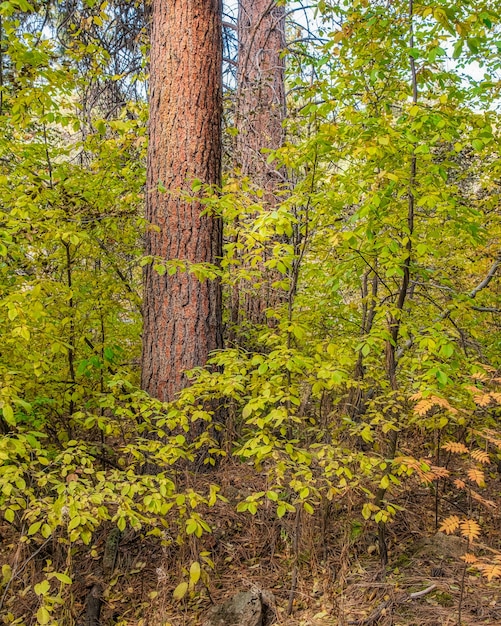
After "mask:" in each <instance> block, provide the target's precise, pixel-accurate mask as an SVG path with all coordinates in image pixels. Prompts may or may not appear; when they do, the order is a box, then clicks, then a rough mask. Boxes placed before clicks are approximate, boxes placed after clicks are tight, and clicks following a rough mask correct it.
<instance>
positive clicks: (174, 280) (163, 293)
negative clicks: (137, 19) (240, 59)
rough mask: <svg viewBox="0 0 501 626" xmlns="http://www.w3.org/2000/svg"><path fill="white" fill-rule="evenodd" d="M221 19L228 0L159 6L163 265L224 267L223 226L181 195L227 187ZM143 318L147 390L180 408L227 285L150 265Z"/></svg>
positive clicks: (217, 342)
mask: <svg viewBox="0 0 501 626" xmlns="http://www.w3.org/2000/svg"><path fill="white" fill-rule="evenodd" d="M221 12H222V10H221V0H168V1H166V0H153V1H152V31H151V53H150V54H151V56H150V64H151V65H150V143H149V150H148V174H147V196H146V217H147V219H148V220H149V222H150V223H151V225H152V226H151V227H150V228H149V229H148V232H147V234H146V254H147V255H152V256H153V257H154V258H155V259H156V258H159V259H162V260H165V261H169V260H173V259H182V260H186V261H188V262H189V263H217V262H218V260H219V259H220V257H221V254H222V252H221V250H222V232H221V222H220V220H219V219H218V218H216V217H214V216H211V215H201V211H202V209H203V207H202V206H201V204H200V203H199V202H196V201H187V200H186V199H184V198H182V196H181V193H180V192H182V191H183V190H184V191H190V190H191V182H192V181H193V179H199V180H201V181H202V182H203V183H206V184H210V185H219V184H220V177H221V116H222V76H221V71H222V70H221V67H222V17H221ZM159 186H160V188H161V189H162V190H163V187H165V189H166V191H165V190H163V192H162V191H159ZM143 316H144V330H143V353H142V387H143V389H144V390H146V391H147V392H148V393H150V394H151V395H152V396H154V397H156V398H159V399H160V400H164V401H165V400H172V399H174V398H175V396H176V394H177V392H179V391H180V390H181V389H182V388H183V387H185V386H186V384H187V379H186V376H185V373H184V372H185V370H189V369H191V368H194V367H196V366H203V365H205V363H206V361H207V357H208V355H209V353H210V352H211V351H212V350H215V349H217V348H220V347H221V346H222V331H221V328H222V323H221V288H220V284H219V281H215V280H205V281H199V280H198V279H197V278H196V277H195V276H194V275H193V274H191V273H189V272H180V271H178V272H177V273H176V274H174V275H172V276H169V275H168V273H165V274H164V275H163V276H160V275H159V274H158V272H156V271H155V270H154V269H153V266H152V265H147V266H146V269H145V272H144V311H143Z"/></svg>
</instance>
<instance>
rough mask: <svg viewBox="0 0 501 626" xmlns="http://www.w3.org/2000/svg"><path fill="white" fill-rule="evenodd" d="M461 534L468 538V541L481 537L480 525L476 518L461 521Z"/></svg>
mask: <svg viewBox="0 0 501 626" xmlns="http://www.w3.org/2000/svg"><path fill="white" fill-rule="evenodd" d="M460 527H461V534H462V535H463V537H465V538H466V539H468V541H473V540H474V539H477V538H478V537H480V526H479V525H478V524H477V522H475V520H472V519H467V520H464V521H463V522H461V524H460Z"/></svg>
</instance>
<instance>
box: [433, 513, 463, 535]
mask: <svg viewBox="0 0 501 626" xmlns="http://www.w3.org/2000/svg"><path fill="white" fill-rule="evenodd" d="M459 524H460V520H459V517H458V516H457V515H451V516H450V517H448V518H446V519H444V521H443V522H442V524H441V525H440V528H439V529H438V530H439V531H440V532H444V533H446V534H447V535H452V533H453V532H454V531H456V530H457V529H458V528H459Z"/></svg>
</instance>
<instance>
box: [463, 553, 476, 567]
mask: <svg viewBox="0 0 501 626" xmlns="http://www.w3.org/2000/svg"><path fill="white" fill-rule="evenodd" d="M461 558H462V559H463V561H464V562H465V563H469V564H470V565H471V564H473V563H476V562H477V561H478V558H477V557H476V556H475V555H474V554H472V553H471V552H467V553H466V554H463V556H462V557H461Z"/></svg>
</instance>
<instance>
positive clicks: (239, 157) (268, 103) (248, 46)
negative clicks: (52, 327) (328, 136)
mask: <svg viewBox="0 0 501 626" xmlns="http://www.w3.org/2000/svg"><path fill="white" fill-rule="evenodd" d="M238 40H239V46H238V72H237V80H238V89H237V103H236V116H235V121H236V122H235V123H236V127H237V130H238V134H237V138H236V142H235V156H234V164H235V169H236V170H237V171H239V172H241V174H242V175H243V176H248V177H249V178H250V180H251V181H252V183H253V184H255V185H256V186H257V187H259V188H261V189H262V190H264V192H265V193H264V198H263V200H264V202H265V204H267V205H268V206H269V207H270V208H271V207H273V206H274V205H275V204H276V202H277V195H276V193H277V191H278V188H279V186H280V185H282V184H283V181H284V175H283V172H282V171H277V169H276V168H275V166H274V165H273V164H268V163H267V157H268V153H267V152H266V150H267V149H268V150H276V149H278V148H280V147H281V146H282V144H283V141H284V130H283V127H282V122H283V120H284V117H285V110H286V107H285V82H284V75H285V63H284V59H283V57H282V52H283V50H284V49H285V7H284V6H276V3H275V0H239V13H238ZM263 150H264V152H263ZM264 260H266V259H264ZM262 271H263V274H264V276H263V281H262V284H261V286H260V287H259V288H258V289H257V290H254V292H252V291H251V292H250V293H249V292H248V291H247V293H245V291H246V289H245V288H244V285H237V286H236V288H235V291H234V294H233V299H232V321H233V323H234V324H238V323H239V321H240V313H241V312H244V315H245V318H246V319H247V320H249V321H251V322H253V323H265V322H266V318H265V316H264V312H265V310H266V308H267V307H269V306H273V305H276V304H277V303H279V302H280V301H283V300H284V299H285V293H283V292H279V291H277V290H274V289H273V288H272V287H271V283H272V282H273V281H276V280H280V279H281V278H282V277H281V276H280V275H278V274H277V273H275V272H269V271H268V272H267V271H266V270H265V269H264V267H262Z"/></svg>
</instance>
